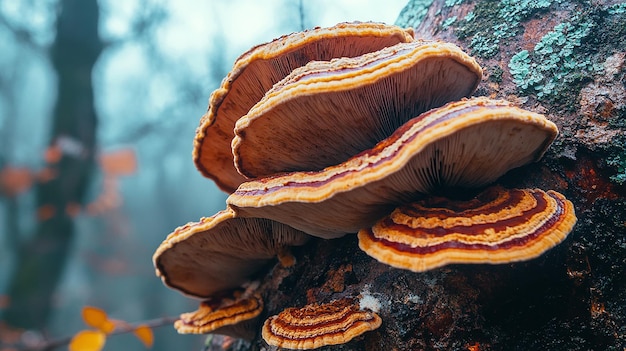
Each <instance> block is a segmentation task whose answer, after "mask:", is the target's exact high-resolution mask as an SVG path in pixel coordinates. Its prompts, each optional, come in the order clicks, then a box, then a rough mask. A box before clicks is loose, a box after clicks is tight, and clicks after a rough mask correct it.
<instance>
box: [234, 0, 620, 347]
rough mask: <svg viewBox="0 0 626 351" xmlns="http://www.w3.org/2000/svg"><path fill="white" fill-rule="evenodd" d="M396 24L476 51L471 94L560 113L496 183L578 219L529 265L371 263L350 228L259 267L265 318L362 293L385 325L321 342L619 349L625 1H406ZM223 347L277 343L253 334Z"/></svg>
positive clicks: (422, 34)
mask: <svg viewBox="0 0 626 351" xmlns="http://www.w3.org/2000/svg"><path fill="white" fill-rule="evenodd" d="M397 24H398V25H401V26H405V27H414V28H415V29H416V34H417V35H416V36H418V37H425V38H433V39H439V40H445V41H450V42H454V43H456V44H457V45H459V46H461V47H462V48H464V49H465V50H467V52H469V53H470V54H472V55H473V56H475V57H476V58H477V59H478V60H479V62H480V64H481V65H482V67H483V68H484V70H485V77H484V79H483V82H482V83H481V85H480V86H479V88H478V90H477V92H476V93H475V95H484V96H490V97H493V98H503V99H506V100H509V101H513V102H515V103H517V104H518V105H519V106H521V107H523V108H525V109H529V110H532V111H535V112H540V113H544V114H545V115H547V116H548V118H549V119H551V120H552V121H554V122H555V123H557V125H558V126H559V129H560V132H561V133H560V135H559V137H558V139H557V140H556V142H555V143H554V144H553V145H552V147H551V148H550V149H549V151H548V152H547V154H546V155H545V157H544V159H543V160H542V161H540V162H539V163H536V164H532V165H528V166H525V167H522V168H519V169H515V170H512V171H511V172H509V173H508V174H507V175H505V176H504V177H503V178H502V179H500V180H499V183H501V184H504V185H506V186H511V187H539V188H542V189H545V190H547V189H554V190H557V191H559V192H561V193H563V194H564V195H566V196H567V197H568V198H569V199H570V200H571V201H572V202H573V203H574V206H575V208H576V212H577V216H578V223H577V225H576V226H575V228H574V231H573V232H572V233H571V234H570V236H569V237H568V238H567V239H566V240H565V241H564V242H563V243H562V244H560V245H558V246H557V247H555V248H554V249H552V250H550V251H549V252H547V253H546V254H544V255H543V256H541V257H539V258H537V259H534V260H532V261H528V262H522V263H514V264H505V265H498V266H491V265H467V266H463V265H452V266H447V267H443V268H440V269H436V270H433V271H430V272H426V273H420V274H418V273H412V272H408V271H403V270H399V269H395V268H391V267H388V266H386V265H384V264H381V263H378V262H377V261H375V260H374V259H372V258H370V257H369V256H367V255H366V254H364V253H362V252H361V251H360V250H359V249H358V245H357V240H356V237H355V236H354V235H348V236H346V237H344V238H341V239H336V240H327V241H324V240H315V241H313V242H311V243H309V244H307V245H306V246H304V247H301V248H297V249H295V250H294V255H295V257H296V259H297V263H296V265H295V266H293V267H290V268H282V267H280V266H278V265H276V266H274V267H269V270H268V273H267V275H265V276H264V277H263V278H262V285H261V287H260V291H261V293H262V294H263V297H264V299H265V303H266V308H265V311H264V312H263V313H264V317H267V316H270V315H274V314H277V313H279V312H280V311H281V310H282V309H284V308H286V307H291V306H303V305H305V304H307V303H312V302H320V303H323V302H327V301H329V300H332V299H336V298H341V297H343V296H356V295H359V294H363V293H367V294H370V295H372V296H374V297H376V298H378V300H379V301H380V302H381V306H382V308H381V311H380V313H379V314H380V316H381V317H382V319H383V324H382V326H381V327H380V328H379V329H378V330H376V331H373V332H369V333H366V334H364V335H363V336H361V337H358V338H356V339H355V340H353V341H352V342H350V343H348V344H345V345H339V346H332V347H324V348H321V349H320V350H619V351H622V350H624V349H626V279H624V278H625V277H626V186H625V182H626V133H625V130H626V98H625V96H626V86H625V84H626V63H625V56H626V3H624V2H616V1H541V0H529V1H491V0H478V1H464V0H456V1H451V0H446V1H444V0H435V1H432V0H431V1H423V0H422V1H410V2H409V3H408V4H407V6H406V7H405V8H404V10H403V11H402V13H401V14H400V16H399V18H398V22H397ZM494 162H497V160H494ZM259 330H260V327H259ZM228 348H229V349H231V350H276V348H275V347H270V346H268V345H267V344H265V343H264V342H263V341H262V339H261V338H260V336H257V338H256V339H255V340H253V341H252V342H251V343H248V342H243V341H237V342H235V343H234V344H232V345H230V346H228Z"/></svg>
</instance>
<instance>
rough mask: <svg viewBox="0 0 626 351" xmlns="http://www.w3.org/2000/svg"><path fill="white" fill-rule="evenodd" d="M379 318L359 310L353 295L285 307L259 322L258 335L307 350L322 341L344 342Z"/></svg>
mask: <svg viewBox="0 0 626 351" xmlns="http://www.w3.org/2000/svg"><path fill="white" fill-rule="evenodd" d="M381 323H382V320H381V319H380V317H379V316H378V315H377V314H376V313H374V312H371V311H367V310H360V309H359V306H358V302H356V301H355V300H354V299H349V298H348V299H341V300H335V301H332V302H330V303H327V304H323V305H318V304H311V305H307V306H304V307H303V308H287V309H286V310H284V311H282V312H281V313H279V314H278V315H276V316H272V317H270V318H268V319H267V320H266V321H265V323H264V324H263V330H262V335H263V339H264V340H265V342H267V343H268V344H270V345H273V346H278V347H284V348H288V349H294V350H310V349H315V348H318V347H322V346H326V345H339V344H345V343H347V342H349V341H350V340H352V339H354V338H355V337H357V336H359V335H361V334H363V333H365V332H367V331H370V330H374V329H377V328H378V327H380V325H381Z"/></svg>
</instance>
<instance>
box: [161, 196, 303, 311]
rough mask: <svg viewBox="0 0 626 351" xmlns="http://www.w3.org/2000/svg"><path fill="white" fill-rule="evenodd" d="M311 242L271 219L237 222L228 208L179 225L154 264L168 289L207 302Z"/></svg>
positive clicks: (300, 233) (240, 219)
mask: <svg viewBox="0 0 626 351" xmlns="http://www.w3.org/2000/svg"><path fill="white" fill-rule="evenodd" d="M308 238H309V236H308V235H307V234H305V233H302V232H300V231H298V230H295V229H293V228H290V227H289V226H287V225H284V224H282V223H278V222H274V221H272V220H269V219H261V218H238V217H236V216H235V212H234V211H233V210H232V209H230V208H227V209H225V210H223V211H220V212H218V213H216V214H215V215H213V216H211V217H205V218H202V219H201V220H200V221H199V222H192V223H188V224H186V225H184V226H181V227H178V228H177V229H176V230H175V231H174V232H173V233H171V234H170V235H169V236H168V237H167V238H166V239H165V241H163V243H161V245H160V246H159V247H158V248H157V250H156V252H155V253H154V256H153V262H154V266H155V267H156V274H157V276H159V277H161V279H162V280H163V283H164V284H165V285H167V286H169V287H170V288H173V289H176V290H179V291H180V292H182V293H183V294H186V295H189V296H190V297H196V298H201V299H206V298H211V297H212V296H213V295H214V294H216V293H219V292H222V291H227V290H231V289H234V288H237V287H239V286H241V285H242V284H244V283H246V282H247V281H249V279H250V277H251V276H252V275H253V274H254V273H256V272H258V271H259V270H260V269H261V268H263V266H264V265H265V264H266V263H268V262H269V261H270V260H271V259H273V258H276V257H277V256H279V255H281V254H282V253H283V252H284V249H285V248H286V247H290V246H298V245H302V244H304V243H305V242H306V241H307V240H308Z"/></svg>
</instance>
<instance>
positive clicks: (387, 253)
mask: <svg viewBox="0 0 626 351" xmlns="http://www.w3.org/2000/svg"><path fill="white" fill-rule="evenodd" d="M575 223H576V215H575V214H574V207H573V205H572V203H571V202H570V201H569V200H567V199H565V197H564V196H563V195H561V194H559V193H557V192H555V191H551V190H550V191H548V192H544V191H542V190H539V189H504V188H502V187H491V188H488V189H486V190H484V191H483V192H481V193H480V194H478V195H477V196H476V197H474V198H472V199H470V200H450V199H447V198H443V197H428V198H425V199H423V200H421V201H417V202H414V203H411V204H407V205H403V206H400V207H398V208H397V209H396V210H394V211H393V212H392V213H391V214H390V215H389V216H387V217H385V218H383V219H381V220H379V221H378V222H377V223H376V224H375V225H374V226H373V227H372V228H366V229H362V230H360V231H359V234H358V237H359V247H360V248H361V249H362V250H363V251H365V252H366V253H367V254H368V255H370V256H372V257H374V258H375V259H377V260H378V261H380V262H382V263H386V264H388V265H390V266H393V267H397V268H403V269H408V270H411V271H414V272H422V271H426V270H430V269H433V268H437V267H440V266H443V265H446V264H452V263H464V264H465V263H490V264H499V263H509V262H515V261H525V260H530V259H532V258H535V257H537V256H539V255H541V254H542V253H544V252H545V251H547V250H549V249H550V248H552V247H554V246H555V245H557V244H558V243H560V242H561V241H563V240H564V239H565V238H566V237H567V235H568V234H569V232H570V231H571V230H572V228H573V226H574V224H575Z"/></svg>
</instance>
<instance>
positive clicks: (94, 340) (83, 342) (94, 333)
mask: <svg viewBox="0 0 626 351" xmlns="http://www.w3.org/2000/svg"><path fill="white" fill-rule="evenodd" d="M106 339H107V336H106V334H105V333H103V332H101V331H99V330H82V331H79V332H78V333H76V335H74V337H73V338H72V340H71V341H70V346H69V350H70V351H100V350H102V348H103V347H104V343H105V342H106Z"/></svg>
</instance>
